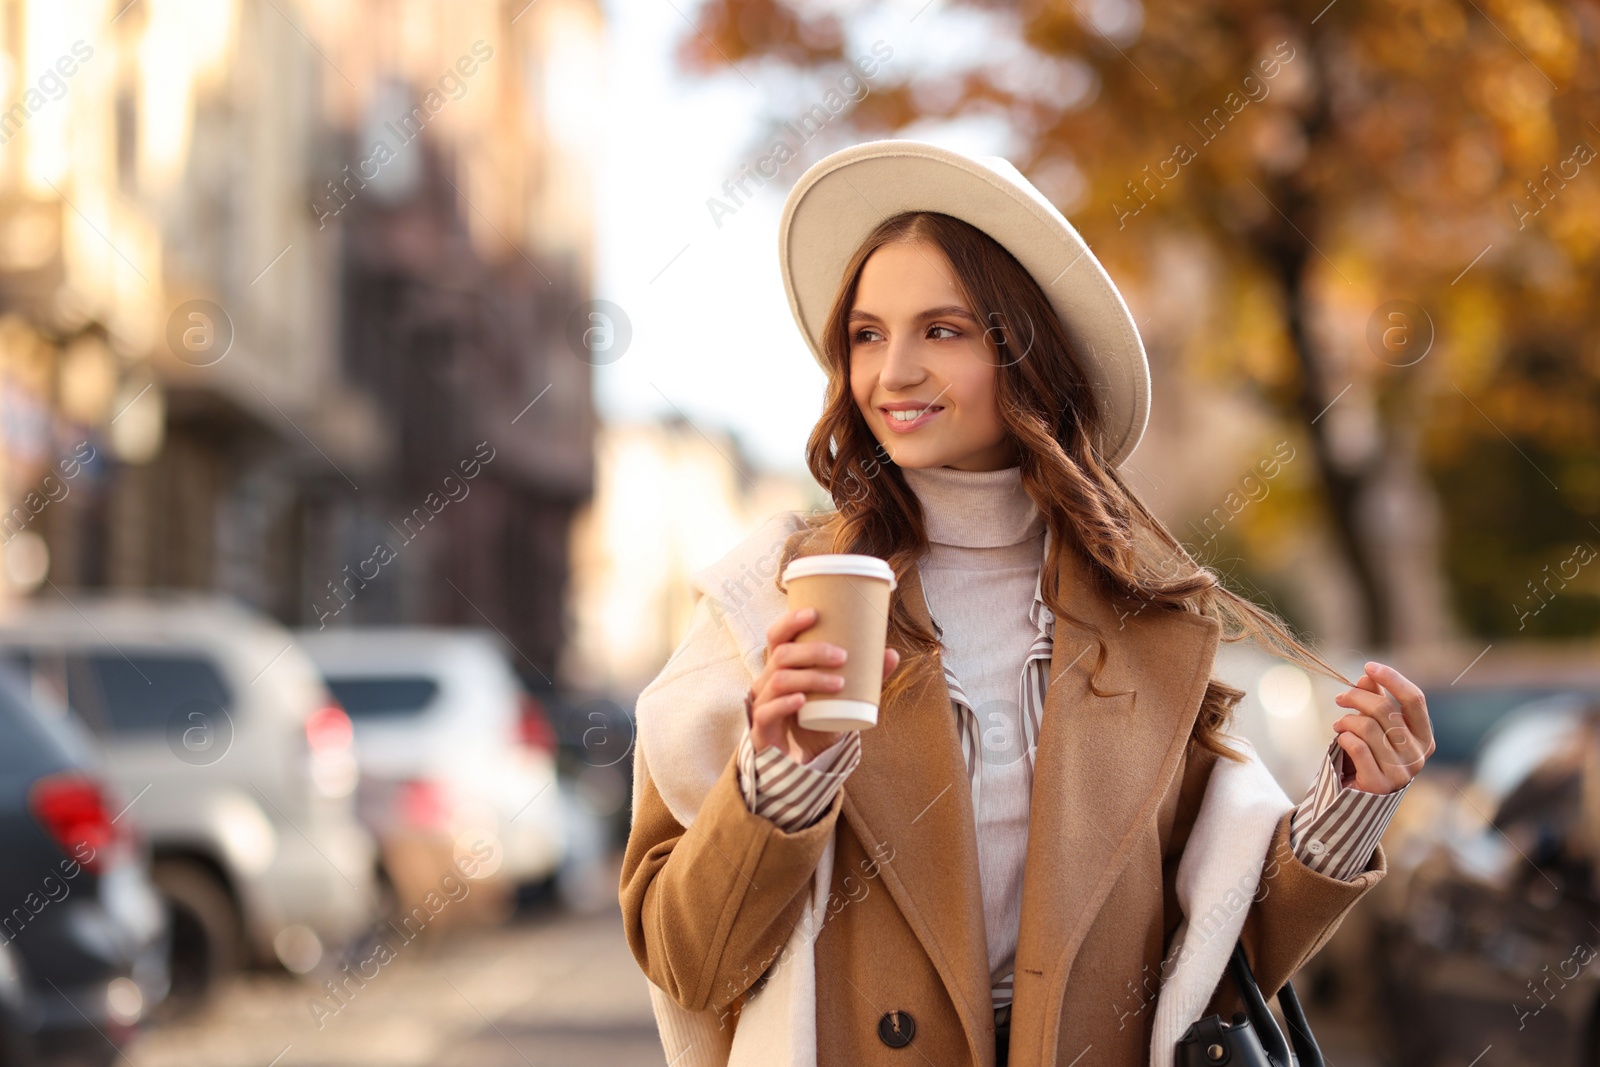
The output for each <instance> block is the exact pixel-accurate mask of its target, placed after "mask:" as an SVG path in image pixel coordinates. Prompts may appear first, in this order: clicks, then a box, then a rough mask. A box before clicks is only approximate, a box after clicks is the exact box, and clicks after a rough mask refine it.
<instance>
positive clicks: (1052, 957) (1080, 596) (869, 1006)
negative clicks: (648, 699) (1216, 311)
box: [619, 529, 1387, 1067]
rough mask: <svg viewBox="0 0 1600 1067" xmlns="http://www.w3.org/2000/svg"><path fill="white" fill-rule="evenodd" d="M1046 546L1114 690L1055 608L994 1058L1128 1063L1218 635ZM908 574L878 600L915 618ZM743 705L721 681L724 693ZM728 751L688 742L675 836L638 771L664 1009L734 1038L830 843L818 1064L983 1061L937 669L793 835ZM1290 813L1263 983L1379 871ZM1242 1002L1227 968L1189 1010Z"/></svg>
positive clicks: (637, 895)
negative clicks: (753, 807)
mask: <svg viewBox="0 0 1600 1067" xmlns="http://www.w3.org/2000/svg"><path fill="white" fill-rule="evenodd" d="M778 549H779V544H778V543H777V542H774V544H773V545H772V551H770V552H768V553H767V554H766V556H763V557H762V558H763V559H764V560H771V561H772V562H770V563H764V564H763V566H762V568H761V569H763V570H764V571H765V573H764V574H762V575H756V576H752V579H751V580H752V581H763V580H764V581H766V582H769V583H770V581H771V575H772V574H774V573H776V571H777V568H778V566H779V565H780V564H781V563H782V562H785V561H787V560H788V559H789V558H791V556H792V555H811V554H815V553H820V552H830V551H832V550H833V548H832V545H831V544H830V543H828V538H826V537H825V536H824V535H823V534H822V533H821V532H820V531H815V530H807V529H798V530H796V531H794V532H793V533H790V534H788V535H787V537H786V538H785V539H784V540H783V541H782V544H781V549H782V550H781V552H780V551H778ZM1066 555H1067V559H1068V562H1067V564H1066V566H1064V568H1063V587H1062V589H1063V593H1064V598H1065V599H1064V602H1065V603H1066V604H1067V605H1068V610H1069V611H1071V612H1072V613H1073V614H1074V615H1077V616H1079V617H1086V618H1088V619H1090V620H1092V621H1093V622H1095V623H1097V624H1098V625H1099V628H1100V632H1101V635H1102V636H1103V637H1104V638H1105V640H1106V642H1107V645H1108V648H1107V658H1106V661H1105V665H1104V667H1103V669H1102V672H1101V675H1100V678H1099V679H1098V685H1099V688H1100V689H1101V690H1102V691H1105V692H1111V693H1117V694H1120V695H1115V696H1107V697H1101V696H1097V695H1095V694H1094V693H1093V692H1092V691H1091V690H1090V689H1089V686H1088V678H1089V673H1090V670H1091V669H1092V667H1093V665H1094V661H1095V658H1096V652H1095V651H1092V650H1091V651H1090V652H1089V653H1088V654H1087V655H1081V656H1080V655H1079V653H1080V652H1081V651H1082V650H1083V648H1084V646H1085V644H1086V643H1089V642H1091V641H1092V638H1090V636H1089V635H1088V632H1087V631H1086V630H1083V629H1082V628H1081V627H1078V626H1076V625H1074V624H1073V623H1072V622H1071V621H1070V620H1068V619H1066V618H1060V617H1058V619H1057V621H1056V631H1055V634H1056V639H1055V643H1054V650H1053V654H1052V660H1051V674H1050V677H1051V682H1050V684H1049V687H1048V689H1047V692H1046V697H1045V706H1044V714H1043V724H1042V729H1041V734H1040V738H1039V747H1038V751H1037V754H1036V757H1035V771H1034V784H1033V794H1032V802H1031V811H1030V827H1031V829H1030V833H1029V840H1028V846H1027V854H1026V866H1025V873H1024V878H1023V888H1022V912H1021V920H1020V930H1019V939H1018V945H1017V952H1016V972H1015V979H1014V1001H1013V1006H1012V1022H1011V1045H1010V1047H1011V1063H1012V1064H1013V1065H1014V1067H1043V1065H1047V1064H1061V1065H1063V1067H1066V1065H1071V1067H1093V1065H1108V1067H1133V1065H1143V1064H1146V1063H1148V1062H1149V1047H1150V1043H1151V1030H1152V1024H1153V1019H1154V1016H1155V1012H1154V1011H1152V1010H1149V1007H1148V1004H1149V1001H1151V1000H1152V999H1153V996H1152V987H1153V986H1154V985H1156V984H1159V983H1158V976H1159V975H1160V974H1161V967H1162V961H1163V959H1164V958H1165V957H1166V955H1167V950H1168V947H1169V945H1171V943H1172V939H1173V934H1174V932H1175V930H1177V929H1178V927H1179V924H1180V922H1181V921H1182V920H1183V915H1182V913H1181V911H1180V908H1179V903H1178V898H1177V888H1176V873H1177V870H1178V865H1179V861H1180V859H1181V858H1182V856H1183V850H1184V846H1185V844H1186V842H1187V840H1188V838H1189V833H1190V830H1191V828H1192V827H1193V826H1194V824H1195V819H1196V815H1197V812H1198V811H1199V809H1200V804H1201V801H1202V799H1203V798H1204V797H1205V795H1206V786H1207V782H1208V780H1209V778H1210V775H1211V771H1212V769H1213V767H1214V766H1215V764H1216V761H1217V760H1218V759H1220V758H1221V757H1218V756H1216V755H1215V754H1213V753H1211V752H1210V751H1208V750H1206V749H1204V748H1202V747H1200V746H1198V745H1196V744H1194V743H1193V742H1192V741H1191V740H1190V733H1191V730H1192V728H1193V725H1194V722H1195V718H1196V715H1197V713H1198V711H1199V707H1200V701H1201V697H1202V695H1203V693H1204V690H1205V685H1206V681H1207V680H1208V679H1209V677H1210V672H1211V666H1212V662H1213V657H1214V654H1215V652H1216V649H1217V645H1218V641H1219V636H1220V624H1219V623H1218V622H1217V621H1216V620H1214V619H1209V618H1206V617H1203V616H1200V615H1198V614H1194V613H1189V612H1183V611H1172V610H1165V609H1158V608H1156V607H1154V606H1152V607H1149V608H1147V609H1146V610H1142V611H1136V612H1135V611H1130V610H1129V608H1128V607H1127V606H1124V607H1123V608H1122V609H1120V610H1119V608H1118V607H1117V606H1116V605H1114V604H1112V603H1111V602H1109V601H1108V600H1107V599H1106V598H1105V597H1104V596H1103V595H1101V594H1100V593H1099V591H1098V589H1097V586H1096V585H1095V584H1094V583H1093V582H1092V581H1091V580H1090V577H1089V576H1090V570H1089V568H1088V565H1087V563H1086V561H1085V560H1084V559H1083V558H1082V557H1081V556H1079V555H1078V554H1077V553H1075V552H1069V553H1067V554H1066ZM914 571H915V567H913V573H912V574H910V575H908V576H907V578H906V579H904V580H902V581H901V582H900V583H899V586H898V588H897V590H896V591H895V593H894V595H895V596H897V597H903V598H904V600H905V603H906V606H907V608H908V610H909V611H910V612H911V613H912V615H913V616H914V617H915V618H917V619H918V620H919V621H920V622H921V623H922V624H923V625H925V626H927V625H929V617H928V608H927V604H926V602H925V601H924V599H923V596H922V586H921V582H920V580H919V578H918V577H917V575H916V574H915V573H914ZM735 599H737V598H735ZM765 621H766V620H762V625H764V622H765ZM745 625H750V622H749V620H746V622H745ZM757 668H758V664H757V663H747V664H746V667H745V670H746V671H747V672H753V671H754V670H755V669H757ZM740 678H741V680H742V681H743V684H744V685H748V684H749V679H748V677H745V676H740ZM1129 691H1131V692H1129ZM740 695H742V689H741V690H740V693H739V694H733V693H732V692H731V689H730V692H729V698H730V699H732V700H738V699H739V696H740ZM685 714H691V715H692V714H693V709H686V711H685ZM738 718H739V722H740V723H741V724H742V721H743V710H742V707H741V708H740V709H739V712H738ZM726 732H727V731H726V730H724V731H723V733H724V734H726ZM736 741H737V738H736V737H731V738H730V737H729V736H723V735H717V736H716V737H714V738H713V737H711V736H710V735H708V738H707V741H706V743H705V747H706V748H707V749H708V750H710V751H709V752H708V757H709V758H715V759H719V760H722V761H723V762H722V764H721V772H720V776H718V777H717V778H716V780H715V785H714V786H713V787H712V788H711V789H710V791H709V793H708V794H707V795H706V797H705V800H704V802H703V804H702V805H701V807H700V809H699V811H698V813H696V814H695V815H694V817H693V820H692V821H693V826H692V828H690V829H688V830H686V829H685V827H684V825H683V824H681V823H680V822H679V821H678V820H677V819H675V818H674V817H673V815H672V812H671V810H670V809H669V806H668V804H667V803H666V802H665V801H664V799H663V797H662V795H661V793H660V791H659V790H658V789H657V788H656V785H655V783H654V782H653V781H652V779H651V778H650V776H649V774H648V773H644V774H642V775H640V776H638V777H636V787H637V794H636V796H635V798H634V821H633V826H632V829H631V831H630V835H629V839H628V844H627V849H626V851H625V854H624V858H623V869H622V881H621V886H620V893H619V895H620V901H621V906H622V913H623V920H624V926H625V930H626V934H627V939H628V943H629V947H630V948H631V949H632V951H633V954H634V956H635V958H636V959H637V960H638V962H639V965H640V967H641V968H642V969H643V971H644V973H645V975H646V976H647V977H648V978H649V980H650V981H651V982H652V983H653V984H654V985H655V986H657V987H659V989H660V990H662V991H665V994H666V995H667V996H670V998H671V999H672V1000H673V1001H675V1002H676V1003H677V1004H678V1005H681V1006H682V1007H683V1008H686V1009H688V1010H690V1011H696V1012H704V1011H714V1012H716V1013H718V1015H719V1017H720V1018H721V1019H723V1020H724V1021H725V1023H726V1026H727V1027H728V1028H729V1029H730V1030H731V1029H732V1028H735V1027H736V1026H737V1022H738V1012H739V1009H740V1006H741V1004H742V1002H743V1000H744V998H745V996H746V993H747V991H748V990H750V988H751V985H752V983H754V982H756V981H757V979H758V978H759V977H760V976H761V974H762V973H763V970H764V969H765V968H766V967H767V965H769V964H770V963H771V961H773V960H774V958H775V957H776V956H777V955H778V953H779V951H780V949H781V948H782V947H783V946H784V945H785V942H786V941H787V940H788V939H789V937H790V934H791V932H792V931H793V930H794V929H795V925H796V923H797V921H798V920H799V919H800V917H801V914H802V911H803V909H804V907H805V904H806V899H807V897H808V896H809V894H808V892H807V891H808V889H809V888H810V880H811V878H812V875H813V872H814V871H815V870H816V869H817V867H818V861H819V859H820V858H821V857H822V855H823V851H824V848H825V846H826V845H827V844H828V843H829V842H830V841H831V842H832V844H833V850H834V854H833V863H832V870H833V872H834V873H833V879H834V886H835V890H836V893H837V894H838V896H839V897H840V898H841V900H842V901H843V902H844V903H843V906H842V907H840V908H838V910H837V912H836V913H833V914H829V916H828V918H827V922H826V925H825V926H824V927H823V928H822V929H821V931H820V932H819V934H818V936H817V937H816V939H815V941H814V954H815V986H816V988H815V995H816V1017H817V1025H816V1062H817V1063H818V1064H819V1065H833V1064H852V1065H853V1064H902V1065H903V1064H910V1063H917V1064H924V1063H931V1064H937V1065H939V1067H945V1065H955V1064H972V1065H976V1067H993V1064H994V1016H993V1012H992V1009H991V1007H990V997H989V985H990V981H989V977H990V976H989V973H988V963H987V951H986V946H985V943H984V924H983V911H982V900H981V890H980V886H979V882H978V854H977V842H976V834H975V830H974V823H973V812H972V801H971V796H970V793H969V790H968V789H967V784H966V783H967V776H966V770H965V765H964V763H963V760H962V755H961V751H960V747H959V742H958V738H957V730H956V722H955V716H954V711H953V708H952V706H951V703H950V699H949V693H948V690H947V688H946V687H945V685H944V684H943V672H942V670H940V669H939V668H938V667H937V666H936V667H935V669H934V670H933V671H931V672H929V673H928V675H927V678H926V679H925V680H924V681H923V682H922V683H920V684H918V685H914V686H912V687H911V688H910V689H909V690H908V691H907V692H906V693H905V694H904V695H902V696H901V697H899V698H897V699H895V700H890V701H886V702H885V704H884V706H883V707H882V709H881V712H880V716H879V725H878V726H877V727H876V728H875V729H872V730H868V731H866V732H864V733H863V734H862V751H861V762H860V765H859V766H858V767H857V768H856V770H855V771H854V772H853V773H852V774H851V776H850V777H849V778H848V779H847V780H846V781H845V783H844V786H843V788H842V789H841V790H840V792H839V794H838V795H837V796H836V798H835V800H834V803H833V805H832V806H831V807H830V808H829V809H828V811H827V812H826V813H825V814H824V816H823V817H822V818H821V820H820V821H818V822H817V823H816V824H814V825H812V826H810V827H808V828H806V829H804V830H801V831H799V832H798V833H793V834H789V833H784V832H783V831H781V830H779V829H778V828H777V827H776V826H774V825H773V824H772V823H771V822H769V821H767V820H766V819H763V818H761V817H759V816H757V815H754V814H752V813H751V812H750V811H749V810H748V808H747V807H746V805H745V802H744V799H743V798H742V796H741V795H740V792H739V788H738V781H737V776H736V771H735V766H734V761H733V747H732V745H733V744H734V743H736ZM643 748H644V737H643V735H641V754H644V753H643V751H642V750H643ZM1289 817H1290V816H1289V812H1288V811H1285V812H1284V814H1283V815H1282V816H1281V817H1280V818H1279V819H1278V821H1277V824H1276V827H1275V828H1274V830H1273V834H1272V840H1271V844H1270V846H1269V847H1268V850H1267V855H1266V857H1265V861H1264V868H1263V869H1262V872H1261V881H1260V885H1259V888H1258V890H1257V892H1256V894H1255V896H1254V898H1253V900H1252V902H1251V903H1250V904H1249V905H1248V911H1247V913H1246V915H1245V919H1244V925H1243V930H1242V933H1241V934H1240V937H1241V939H1242V941H1243V943H1244V946H1245V951H1246V955H1247V957H1248V959H1249V961H1250V964H1251V967H1252V970H1253V971H1254V973H1255V975H1256V978H1257V980H1258V982H1259V983H1260V985H1261V987H1262V990H1263V992H1264V993H1266V994H1268V995H1269V996H1270V995H1271V994H1272V993H1273V992H1274V991H1276V990H1277V989H1278V988H1279V987H1280V986H1281V985H1282V984H1283V983H1284V982H1285V981H1286V980H1287V979H1288V978H1289V977H1291V976H1292V975H1293V974H1294V972H1295V971H1296V970H1298V969H1299V968H1300V967H1301V966H1302V965H1303V964H1304V963H1305V962H1306V961H1307V960H1308V959H1309V958H1310V957H1311V956H1312V955H1313V954H1315V953H1316V952H1317V950H1318V949H1320V948H1321V947H1322V945H1323V944H1324V943H1325V942H1326V941H1327V940H1328V938H1329V937H1330V936H1331V935H1332V934H1333V933H1334V931H1335V930H1336V929H1337V928H1338V926H1339V923H1340V920H1341V919H1342V918H1343V916H1344V914H1345V913H1346V912H1347V911H1348V910H1349V909H1350V908H1351V907H1352V906H1353V905H1354V904H1355V903H1356V901H1358V900H1359V899H1360V898H1361V897H1362V896H1363V895H1365V894H1366V893H1367V892H1368V891H1369V890H1370V889H1371V888H1372V886H1373V885H1374V884H1376V883H1377V882H1378V880H1379V879H1381V878H1382V877H1383V875H1384V873H1385V871H1386V869H1387V864H1386V859H1385V856H1384V854H1383V851H1382V847H1381V846H1379V848H1378V850H1377V851H1376V852H1375V853H1374V854H1373V857H1372V859H1371V860H1370V861H1369V863H1368V865H1367V868H1366V870H1365V871H1363V872H1362V873H1361V874H1359V875H1358V876H1356V878H1354V879H1353V880H1351V881H1348V882H1346V881H1340V880H1338V879H1334V878H1331V877H1329V876H1327V875H1323V874H1319V873H1316V872H1314V871H1312V870H1310V869H1309V868H1307V867H1305V866H1304V865H1303V864H1302V863H1300V861H1299V860H1298V859H1297V858H1296V857H1295V855H1294V852H1293V849H1292V848H1291V847H1290V844H1289V837H1288V832H1289ZM1045 828H1048V831H1047V832H1046V830H1045ZM862 872H867V874H866V876H865V878H864V877H863V874H862ZM851 878H853V879H854V882H853V883H852V882H851V881H850V879H851ZM866 879H871V880H870V881H867V880H866ZM863 887H864V888H863ZM1238 1006H1239V1001H1238V998H1237V995H1236V993H1235V992H1234V991H1233V989H1232V986H1231V983H1230V982H1229V981H1228V980H1227V979H1226V978H1224V979H1223V980H1222V982H1221V983H1220V984H1219V985H1218V986H1217V989H1216V992H1215V994H1214V995H1213V997H1212V1000H1211V1003H1210V1004H1209V1005H1208V1006H1207V1009H1206V1010H1207V1012H1212V1011H1218V1012H1222V1013H1224V1014H1225V1015H1226V1014H1228V1013H1231V1012H1232V1011H1234V1010H1236V1009H1237V1008H1238ZM891 1010H893V1011H900V1012H904V1013H907V1014H909V1015H910V1017H911V1018H912V1019H913V1020H914V1024H915V1033H914V1037H913V1039H912V1041H911V1043H910V1044H909V1045H907V1046H906V1047H903V1048H891V1047H889V1045H887V1044H886V1043H885V1042H884V1041H883V1040H882V1039H881V1038H880V1036H879V1026H880V1022H881V1021H882V1020H883V1018H884V1015H885V1013H886V1012H889V1011H891Z"/></svg>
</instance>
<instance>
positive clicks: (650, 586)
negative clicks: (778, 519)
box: [557, 418, 831, 703]
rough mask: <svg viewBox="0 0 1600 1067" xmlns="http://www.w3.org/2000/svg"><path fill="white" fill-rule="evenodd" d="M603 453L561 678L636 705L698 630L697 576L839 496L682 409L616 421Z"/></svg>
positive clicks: (587, 513)
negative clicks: (760, 532)
mask: <svg viewBox="0 0 1600 1067" xmlns="http://www.w3.org/2000/svg"><path fill="white" fill-rule="evenodd" d="M596 452H597V462H596V469H597V477H596V484H595V495H594V500H593V502H592V504H591V505H590V506H588V507H586V508H585V509H583V511H582V513H581V514H580V516H579V519H578V521H577V522H576V523H575V524H574V526H573V537H572V555H573V573H572V589H573V596H572V598H571V603H572V605H573V610H572V616H571V632H572V640H571V642H570V643H569V644H568V646H567V649H566V655H565V657H564V658H563V660H562V662H561V668H560V676H559V677H558V678H557V681H558V682H560V683H561V684H562V685H563V686H564V687H566V688H570V689H571V690H573V691H576V692H580V693H585V694H589V695H593V696H599V697H604V698H607V699H613V700H618V701H621V702H625V703H631V702H632V700H633V698H634V697H636V696H637V695H638V693H639V691H640V690H641V689H643V688H644V687H645V685H647V684H648V683H649V682H650V680H651V679H652V678H653V677H655V675H656V673H657V672H658V671H660V670H661V667H662V664H664V663H666V661H667V659H668V658H669V657H670V656H671V655H672V652H673V649H675V648H676V647H677V646H678V643H679V642H680V641H681V640H682V639H683V636H684V634H685V633H687V632H688V628H689V617H690V615H691V614H692V613H693V610H694V599H693V596H692V595H691V592H690V588H689V578H690V576H691V575H693V574H694V572H695V571H697V570H699V569H700V568H701V567H704V566H707V565H709V564H711V563H714V562H716V561H717V560H718V559H720V558H721V557H722V556H724V555H726V554H727V553H728V551H729V550H731V549H732V548H733V547H734V546H735V545H736V544H738V543H739V542H740V541H741V540H743V539H744V538H745V537H746V536H748V535H749V534H750V533H751V532H752V531H753V530H755V529H756V527H758V526H760V525H761V523H763V522H764V521H766V520H767V519H768V518H770V517H771V516H772V515H774V514H776V513H778V512H780V511H790V510H793V511H814V510H822V509H825V508H828V507H830V506H831V503H830V502H829V501H828V500H827V498H826V496H825V495H824V494H823V492H822V490H821V488H820V487H818V485H817V484H816V482H815V481H813V480H812V479H811V478H810V476H808V475H802V474H795V475H790V474H784V473H776V472H771V471H762V470H758V469H757V468H756V467H755V466H754V465H753V464H752V463H751V462H750V461H749V459H748V458H747V457H746V456H745V454H744V452H743V450H742V449H741V448H740V446H739V442H738V440H737V438H734V437H732V436H730V435H728V434H727V433H724V432H720V431H715V430H709V429H707V428H706V427H697V426H695V425H694V424H692V423H690V422H688V421H686V420H684V419H682V418H674V419H671V420H668V421H665V422H660V423H656V422H608V423H607V424H606V426H605V427H604V428H603V429H602V431H601V433H600V435H599V438H598V441H597V445H596ZM643 531H649V532H648V533H645V532H643Z"/></svg>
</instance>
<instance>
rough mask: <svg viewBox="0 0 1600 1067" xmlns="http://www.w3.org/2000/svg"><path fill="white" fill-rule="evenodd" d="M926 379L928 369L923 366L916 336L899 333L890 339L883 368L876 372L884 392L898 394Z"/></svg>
mask: <svg viewBox="0 0 1600 1067" xmlns="http://www.w3.org/2000/svg"><path fill="white" fill-rule="evenodd" d="M927 377H928V369H927V367H926V366H925V365H924V364H923V361H922V350H921V346H920V345H918V344H917V338H916V336H915V335H914V334H913V335H910V336H908V335H906V334H904V333H901V334H899V335H898V336H896V337H894V338H892V339H891V340H890V341H889V344H888V346H887V350H886V351H885V353H884V358H883V367H882V368H881V369H880V370H879V371H878V384H879V385H881V386H882V387H883V389H884V390H885V391H886V392H890V393H898V392H901V391H903V390H906V389H910V388H912V387H913V386H916V385H918V384H920V383H921V382H922V381H923V380H924V379H926V378H927Z"/></svg>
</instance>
